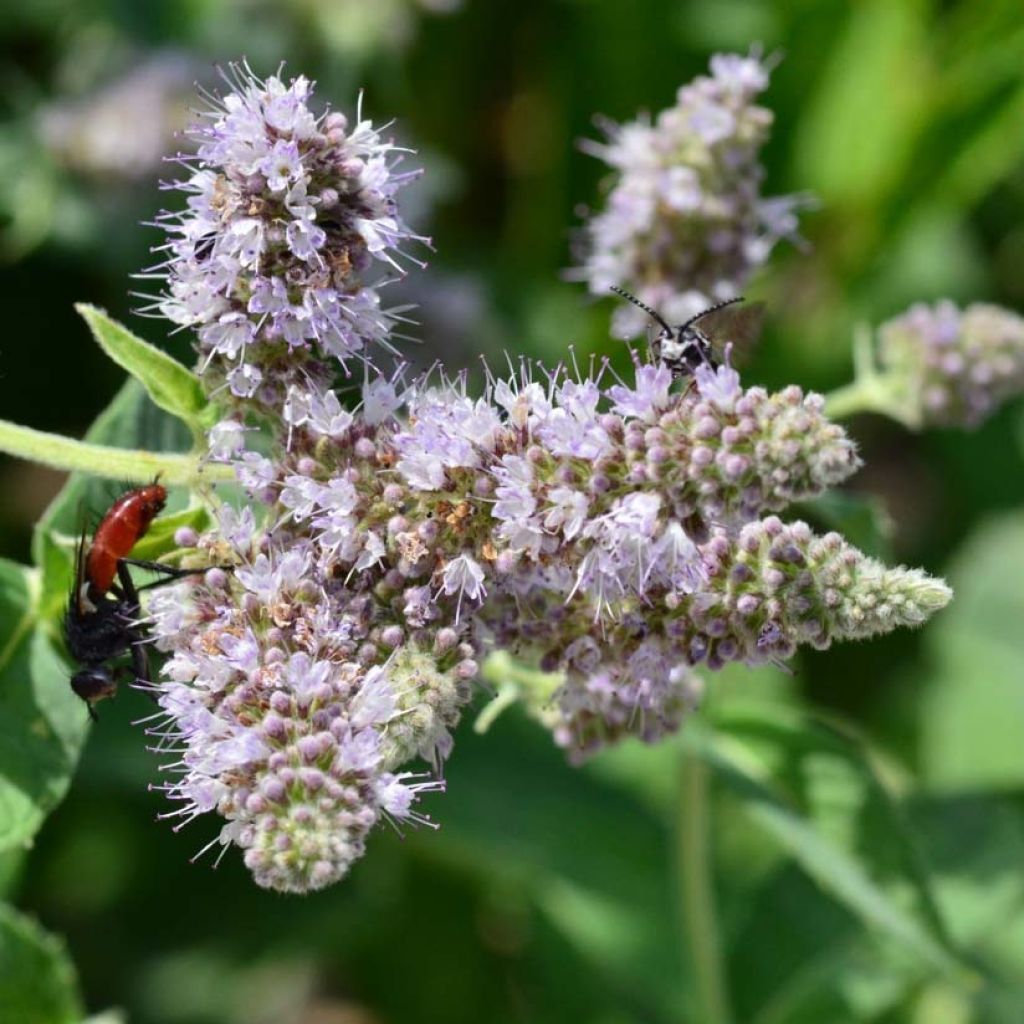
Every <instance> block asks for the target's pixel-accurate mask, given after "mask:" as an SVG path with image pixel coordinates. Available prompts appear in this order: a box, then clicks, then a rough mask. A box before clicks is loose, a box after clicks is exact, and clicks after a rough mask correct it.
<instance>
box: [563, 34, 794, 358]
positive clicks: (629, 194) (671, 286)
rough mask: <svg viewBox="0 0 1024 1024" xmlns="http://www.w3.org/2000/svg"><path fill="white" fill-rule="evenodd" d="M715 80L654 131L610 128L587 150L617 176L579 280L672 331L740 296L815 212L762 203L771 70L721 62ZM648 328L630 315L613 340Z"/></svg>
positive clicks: (761, 64) (747, 60)
mask: <svg viewBox="0 0 1024 1024" xmlns="http://www.w3.org/2000/svg"><path fill="white" fill-rule="evenodd" d="M710 70H711V74H710V75H706V76H705V75H701V76H698V77H697V78H695V79H694V80H693V81H692V82H690V83H688V84H687V85H684V86H682V87H681V88H680V89H679V91H678V94H677V96H676V103H675V106H672V107H669V108H667V109H666V110H663V111H661V113H659V114H658V116H657V117H656V118H655V121H654V123H653V124H651V123H650V120H649V119H640V120H637V121H631V122H628V123H626V124H622V125H619V124H615V123H612V122H607V123H606V124H604V126H603V127H604V130H605V133H606V135H607V137H608V138H607V141H606V142H603V143H597V142H587V143H585V144H584V149H585V150H586V151H587V152H588V153H591V154H592V155H593V156H596V157H598V158H599V159H600V160H603V161H604V162H605V163H607V164H608V165H609V166H610V167H611V168H612V171H613V172H614V175H615V177H614V184H613V185H612V188H611V190H610V192H609V193H608V197H607V200H606V203H605V208H604V209H603V210H602V211H601V212H599V213H597V214H595V215H594V216H593V217H592V218H591V219H590V221H589V222H588V223H587V225H586V227H585V231H584V245H583V249H584V255H583V259H582V261H581V265H580V267H579V268H578V269H577V270H576V271H574V272H573V273H572V276H574V277H577V278H579V279H581V280H584V281H586V282H587V285H588V287H589V289H590V291H591V293H592V294H594V295H599V296H604V295H607V294H608V291H609V289H610V288H612V287H613V286H616V287H620V288H624V289H626V290H627V291H629V292H631V293H632V294H634V295H635V296H637V297H638V298H639V299H640V300H641V301H642V302H644V303H646V304H647V305H648V306H651V307H653V308H654V309H657V310H658V311H659V312H660V313H661V315H662V316H664V317H665V319H666V320H667V321H668V322H669V323H683V322H684V321H686V320H688V319H689V318H690V317H692V316H695V315H696V314H697V313H699V312H701V310H704V309H707V308H708V307H709V306H711V305H713V304H714V303H715V302H718V301H720V300H722V299H730V298H733V297H735V296H737V295H739V294H740V293H741V292H742V290H743V289H744V287H745V285H746V284H747V282H748V281H749V280H750V277H751V275H752V274H753V273H754V271H756V270H757V269H758V268H759V267H761V266H762V265H763V264H764V263H765V261H766V260H767V259H768V256H769V254H770V253H771V251H772V248H773V247H774V246H775V244H776V242H777V241H778V240H779V239H782V238H790V239H792V238H795V237H796V233H797V218H796V213H797V211H798V210H799V208H800V207H801V206H807V205H808V200H807V198H806V197H804V196H774V197H771V198H766V197H764V196H762V195H761V183H762V180H763V178H764V170H763V169H762V167H761V164H760V151H761V148H762V147H763V146H764V144H765V142H766V141H767V139H768V132H769V130H770V128H771V124H772V113H771V111H769V110H768V109H766V108H765V107H762V106H759V105H757V103H756V99H757V97H758V96H759V95H760V94H761V93H762V92H763V91H764V90H765V89H766V88H767V86H768V75H769V63H768V62H766V61H763V60H761V59H760V58H759V57H758V56H757V55H755V54H750V55H748V56H745V57H744V56H740V55H738V54H717V55H716V56H714V57H712V59H711V68H710ZM645 324H646V321H645V318H644V314H643V313H642V311H641V310H639V309H637V308H636V307H634V306H629V305H622V306H620V307H619V308H618V309H617V310H616V312H615V315H614V319H613V322H612V326H613V334H615V335H616V336H617V337H621V338H633V337H636V336H637V335H639V334H640V333H642V331H643V329H644V327H645Z"/></svg>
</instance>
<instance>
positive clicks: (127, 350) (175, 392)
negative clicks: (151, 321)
mask: <svg viewBox="0 0 1024 1024" xmlns="http://www.w3.org/2000/svg"><path fill="white" fill-rule="evenodd" d="M75 308H76V309H77V310H78V312H79V313H80V314H81V315H82V317H83V318H84V319H85V321H86V323H87V324H88V325H89V329H90V330H91V331H92V334H93V337H94V338H95V339H96V341H97V343H98V344H99V346H100V348H102V349H103V351H104V352H106V354H107V355H108V356H110V358H111V359H113V360H114V362H115V363H117V365H118V366H121V367H123V368H124V369H125V370H127V371H128V373H130V374H131V375H132V376H133V377H134V378H135V379H136V380H137V381H139V383H140V384H142V386H143V387H144V388H145V389H146V392H147V393H148V394H149V397H150V398H152V399H153V401H154V403H155V404H156V405H158V406H159V407H160V408H161V409H164V410H166V411H167V412H169V413H171V414H173V415H174V416H177V417H178V418H179V419H182V420H184V421H185V422H186V423H188V424H189V425H191V426H193V427H199V426H202V424H203V422H204V413H205V411H206V408H207V404H208V403H207V401H206V396H205V395H204V394H203V389H202V385H201V384H200V383H199V378H198V377H197V376H196V375H195V374H194V373H192V371H191V370H188V369H186V368H185V367H184V366H182V365H181V363H179V362H178V361H177V360H175V359H172V358H171V357H170V356H169V355H168V354H167V353H166V352H163V351H161V350H160V349H158V348H156V347H155V346H153V345H151V344H150V343H149V342H148V341H143V340H142V339H141V338H139V337H137V336H136V335H134V334H132V332H131V331H129V330H128V329H127V328H126V327H124V326H122V325H121V324H119V323H117V321H115V320H111V318H110V317H108V316H107V314H106V313H104V312H103V310H101V309H97V308H96V307H95V306H90V305H88V304H87V303H79V304H78V305H76V306H75Z"/></svg>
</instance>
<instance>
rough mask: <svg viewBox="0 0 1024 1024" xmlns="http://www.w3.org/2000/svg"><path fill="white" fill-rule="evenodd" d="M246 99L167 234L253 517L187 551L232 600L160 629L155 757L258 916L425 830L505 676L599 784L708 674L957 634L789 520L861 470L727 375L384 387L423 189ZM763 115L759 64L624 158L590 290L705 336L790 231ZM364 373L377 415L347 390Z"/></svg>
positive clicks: (374, 139)
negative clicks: (398, 282) (229, 859)
mask: <svg viewBox="0 0 1024 1024" xmlns="http://www.w3.org/2000/svg"><path fill="white" fill-rule="evenodd" d="M231 75H232V78H231V83H232V85H233V91H232V92H231V93H230V94H229V95H227V96H226V97H225V98H224V99H223V100H222V101H220V102H219V103H218V105H217V107H216V109H215V110H213V111H211V112H210V113H209V114H208V115H207V120H206V121H205V122H204V123H203V124H201V125H200V126H199V127H197V128H196V129H195V130H194V132H193V134H194V136H195V137H196V139H197V141H198V143H199V148H198V153H197V156H196V158H195V167H194V170H193V173H192V176H191V177H190V179H189V180H188V181H187V182H185V183H183V185H182V186H181V187H182V188H184V190H185V191H186V192H187V193H188V195H189V197H190V198H189V203H188V209H187V210H186V212H185V213H184V214H181V215H180V216H177V217H171V218H168V219H167V221H166V224H167V230H168V232H169V234H170V241H169V243H168V249H169V251H170V257H169V259H168V261H167V265H166V273H167V278H168V294H167V295H166V296H165V297H164V300H163V302H162V307H161V308H162V309H163V311H164V313H165V314H166V315H168V316H169V317H171V319H173V320H174V321H175V322H177V323H179V324H182V325H184V326H188V327H191V328H194V329H195V331H196V334H197V339H198V341H197V346H198V349H199V353H200V368H201V371H202V373H203V375H204V384H205V385H206V386H207V388H208V390H209V391H210V392H211V394H212V395H213V396H219V398H218V397H215V398H214V400H215V401H217V402H218V403H219V406H220V408H221V410H222V414H223V415H222V419H221V421H220V422H219V423H216V424H215V425H213V426H212V427H211V428H210V429H209V433H208V458H209V459H211V460H216V461H220V462H224V463H228V464H230V465H231V466H232V467H233V469H234V473H235V476H236V477H237V481H238V484H239V485H240V486H241V488H242V489H243V490H244V492H245V493H246V495H247V499H248V500H247V501H246V502H245V503H244V504H243V506H242V507H241V508H240V509H236V508H235V507H233V506H232V505H230V504H227V503H224V504H221V505H219V507H218V510H217V517H216V521H215V523H214V525H213V527H212V528H210V529H209V530H207V531H206V532H205V533H204V534H201V535H198V534H196V533H195V531H194V530H191V529H183V530H180V531H178V534H177V535H176V537H177V540H178V543H179V544H180V545H181V546H182V548H183V549H185V550H183V551H182V552H181V553H180V557H181V559H182V564H184V565H188V566H189V567H190V568H191V566H193V565H194V566H205V567H210V566H212V568H206V570H205V572H202V573H201V574H200V573H197V574H196V575H193V576H188V577H185V578H183V579H182V580H181V581H180V582H178V583H176V584H174V585H171V586H168V587H166V588H165V589H163V590H162V591H159V592H156V593H154V594H152V595H151V597H150V600H149V602H148V606H147V608H146V615H147V617H148V623H149V630H150V635H151V637H152V639H153V642H154V643H155V645H156V646H157V647H158V648H159V649H160V650H161V651H163V652H164V653H165V654H166V656H167V657H166V661H165V663H164V665H163V669H162V682H161V683H160V684H159V685H158V686H157V687H156V692H155V696H156V697H157V700H158V703H159V705H160V711H159V712H158V713H157V714H156V715H154V716H153V718H152V720H151V724H150V726H149V732H150V734H151V735H152V736H153V737H154V739H155V746H156V749H158V750H160V751H164V752H166V753H167V756H168V758H170V760H169V763H167V764H166V765H165V766H164V767H165V768H166V769H167V771H168V772H170V773H171V778H170V781H168V782H167V783H166V784H165V786H164V787H163V788H164V789H165V790H166V791H167V793H168V795H169V797H170V798H171V799H172V800H173V801H175V802H176V803H177V804H178V805H179V806H178V807H177V808H176V809H175V810H173V811H171V812H170V813H169V815H168V817H172V818H176V819H180V823H181V824H184V823H186V822H189V821H191V820H193V819H194V818H196V817H199V816H202V815H206V814H210V813H213V814H215V815H217V816H219V817H220V818H221V819H223V822H224V823H223V825H222V827H221V828H220V830H219V832H218V834H217V836H216V837H215V838H214V839H213V841H212V842H211V843H210V844H209V846H215V845H217V844H218V842H219V843H220V845H221V847H222V850H221V852H222V853H223V851H224V850H226V849H227V848H228V847H229V846H231V845H234V846H237V847H239V848H240V849H241V850H242V851H243V856H244V859H245V863H246V865H247V867H248V868H249V869H250V871H251V872H252V874H253V877H254V878H255V880H256V881H257V883H258V884H260V885H262V886H265V887H268V888H272V889H275V890H279V891H285V892H309V891H312V890H315V889H319V888H322V887H323V886H326V885H329V884H331V883H333V882H335V881H337V880H338V879H340V878H341V877H343V876H344V875H345V874H346V872H347V871H348V870H349V868H350V867H351V865H352V864H353V863H354V861H355V860H356V859H357V858H359V857H360V856H361V855H362V853H363V851H364V849H365V845H366V842H367V837H368V835H369V833H370V832H371V830H372V829H373V828H374V827H375V826H376V825H377V824H379V823H380V822H382V821H390V822H392V823H394V824H396V825H398V826H402V825H403V824H404V823H429V819H428V818H427V816H426V815H425V813H424V812H423V811H422V810H420V809H419V806H420V805H419V800H420V798H421V796H422V795H423V794H424V793H428V792H430V791H439V790H441V789H443V783H442V782H441V769H442V765H443V762H444V761H445V759H446V758H447V757H448V756H449V755H450V754H451V752H452V748H453V731H454V730H455V728H456V726H457V725H458V723H459V719H460V717H461V715H462V713H463V710H464V709H465V707H466V705H467V704H468V702H469V701H470V700H471V698H472V697H473V695H474V693H475V687H474V680H475V679H476V678H477V676H478V673H479V668H480V664H481V660H482V659H483V658H484V657H485V656H486V655H487V654H488V653H489V652H490V651H492V650H495V649H497V648H504V649H508V650H514V651H516V652H517V654H518V655H519V656H520V657H522V658H523V659H528V660H532V661H534V662H535V663H537V664H538V665H539V666H540V667H541V668H542V669H543V670H544V673H540V674H541V675H544V678H545V679H554V680H555V681H554V683H553V684H552V685H545V686H541V685H537V686H534V687H533V688H532V689H530V690H529V692H525V691H524V692H523V693H521V694H520V697H521V699H522V702H523V704H524V706H525V707H526V708H527V709H528V710H529V711H530V712H531V713H532V714H533V715H534V717H536V718H537V719H539V720H540V721H542V722H543V723H544V724H545V725H546V727H547V728H549V729H550V731H551V732H552V735H553V737H554V739H555V741H556V742H557V743H558V744H560V745H561V746H562V747H564V748H565V749H566V750H567V751H568V753H569V756H570V757H572V758H573V759H575V760H579V759H581V758H583V757H586V756H589V755H591V754H593V753H594V752H595V751H597V750H598V749H600V748H601V747H602V746H604V745H607V744H609V743H614V742H618V741H619V740H622V739H624V738H626V737H630V736H633V737H638V738H640V739H642V740H645V741H648V742H651V741H654V740H657V739H658V738H659V737H661V736H663V735H665V734H666V733H668V732H671V731H673V730H675V729H677V728H678V727H679V725H680V723H681V722H682V721H683V719H684V718H685V716H686V715H687V714H688V713H689V712H690V711H691V710H692V709H693V708H694V707H695V705H696V704H697V702H698V701H699V699H700V695H701V692H702V688H703V685H704V680H703V679H702V677H701V676H700V675H698V674H697V671H696V669H697V668H698V667H699V668H700V669H701V670H711V671H713V670H716V669H718V668H721V667H722V666H723V665H725V664H727V663H729V662H733V661H742V662H746V663H748V664H758V663H762V662H766V661H767V662H779V661H782V660H784V659H786V658H788V657H789V656H790V655H792V654H793V652H794V651H795V650H796V649H797V648H798V647H799V646H801V645H811V646H814V647H819V648H821V647H826V646H828V645H829V644H830V643H832V642H833V641H835V640H840V639H849V638H857V637H863V636H870V635H873V634H875V633H879V632H884V631H886V630H890V629H893V628H896V627H897V626H900V625H915V624H919V623H921V622H923V621H924V620H925V619H926V618H927V617H928V616H929V615H930V614H931V613H932V612H934V611H936V610H937V609H938V608H940V607H942V606H943V605H944V604H945V603H946V602H947V601H948V599H949V596H950V595H949V591H948V588H946V587H945V585H944V584H943V583H942V582H941V581H938V580H933V579H931V578H929V577H927V576H926V575H925V574H924V573H922V572H919V571H917V570H908V569H903V568H898V569H888V568H886V567H884V566H882V565H881V564H880V563H878V562H876V561H874V560H872V559H870V558H868V557H867V556H865V555H863V554H862V553H861V552H859V551H857V550H856V549H854V548H852V547H851V546H850V545H848V544H847V543H846V542H845V541H844V540H843V539H842V538H841V537H840V536H839V535H838V534H827V535H825V536H823V537H818V536H815V535H814V534H813V533H812V531H811V530H810V528H809V527H808V526H806V525H805V524H804V523H800V522H796V523H792V524H788V525H787V524H786V523H784V522H783V521H782V520H781V519H780V518H778V517H777V516H776V515H774V513H779V512H783V511H784V510H785V509H786V508H787V507H788V506H789V505H790V504H791V503H793V502H794V501H802V500H808V499H812V498H814V497H816V496H818V495H820V494H822V493H823V492H824V491H825V490H827V489H828V488H829V487H832V486H834V485H836V484H838V483H841V482H842V481H843V480H845V479H847V478H848V477H849V476H850V475H851V474H852V473H853V472H854V471H855V470H856V469H857V468H858V466H859V460H858V458H857V454H856V451H855V448H854V445H853V443H852V442H851V441H850V439H849V438H848V437H847V436H846V434H845V433H844V432H843V430H842V429H841V428H839V427H838V426H836V425H835V424H833V423H831V422H829V421H828V419H827V418H826V417H825V415H824V403H823V401H822V399H821V397H820V396H817V395H813V394H805V393H804V392H803V391H802V390H801V389H800V388H798V387H795V386H794V387H788V388H785V389H783V390H781V391H779V392H776V393H770V392H768V391H767V390H766V389H764V388H760V387H744V386H743V384H742V383H741V381H740V377H739V374H738V373H737V372H736V371H735V370H734V369H733V368H732V367H731V366H730V365H729V364H728V361H726V362H725V364H724V365H716V364H715V363H712V362H710V361H707V362H706V363H705V365H702V366H699V367H697V368H696V370H695V371H694V372H693V374H692V376H689V375H687V376H685V377H683V378H682V379H680V375H679V373H673V371H672V369H671V368H670V367H669V366H667V365H665V364H664V363H663V362H661V361H660V360H659V359H658V358H654V359H653V361H651V362H647V363H642V362H640V361H639V359H638V360H637V362H636V364H635V366H634V368H633V371H634V372H633V373H632V375H631V376H630V377H629V378H628V379H622V378H619V377H618V376H616V375H614V374H613V372H612V371H611V369H610V368H609V367H608V365H607V364H602V365H600V366H595V365H593V364H591V365H590V366H589V367H588V368H586V369H585V370H580V369H579V368H577V367H576V366H575V362H573V367H574V368H573V369H572V370H570V369H568V368H567V367H566V366H558V367H556V368H554V369H548V368H544V367H542V366H539V365H533V364H530V363H528V362H526V361H523V362H521V363H520V365H519V366H518V367H513V368H512V370H511V372H510V373H509V375H508V376H507V377H505V378H498V377H495V376H493V375H491V374H490V373H488V376H487V384H486V387H485V388H484V389H483V392H482V394H474V393H471V390H470V388H469V385H468V378H467V376H466V375H465V374H460V375H457V376H455V377H451V376H449V375H448V374H446V373H445V372H444V371H443V370H441V369H439V368H435V369H434V370H433V371H432V372H429V373H427V374H426V375H424V376H422V377H419V378H416V379H414V380H409V379H407V374H406V372H405V371H404V369H403V368H402V367H401V366H398V367H397V368H395V369H393V370H390V371H384V370H382V369H380V368H379V367H378V366H377V364H375V363H374V362H373V360H372V359H370V358H369V357H368V355H367V353H365V352H364V349H366V347H367V345H368V344H370V343H371V342H380V343H386V342H387V339H388V335H389V332H390V329H391V320H392V316H391V315H389V314H388V313H386V312H384V311H382V310H381V307H380V305H379V296H378V292H377V288H376V285H377V283H378V282H377V279H376V277H375V275H374V271H373V268H374V267H381V268H384V269H385V270H386V268H387V267H388V266H390V267H391V268H392V269H395V268H397V266H398V263H399V261H400V257H401V255H402V248H401V247H402V246H403V245H404V244H405V243H406V242H407V241H408V240H409V239H411V238H412V236H411V235H410V234H409V232H408V230H407V229H406V228H405V227H404V225H403V224H402V222H401V220H400V219H399V217H398V215H397V212H396V209H395V205H394V195H395V193H396V191H397V190H398V188H399V187H400V186H401V185H402V184H404V182H405V181H406V180H407V179H408V177H409V176H410V175H407V174H397V173H396V171H395V165H396V163H397V158H396V156H395V153H396V150H395V148H394V146H393V145H392V144H391V143H388V142H384V141H382V139H381V137H380V134H379V132H378V131H377V130H375V129H374V128H373V127H372V126H371V125H370V123H369V122H367V121H364V120H362V118H361V117H359V116H357V119H356V123H355V124H354V125H352V126H350V125H349V123H348V122H347V120H346V119H345V118H344V117H343V116H342V115H340V114H335V113H327V114H325V115H322V116H315V115H314V114H313V113H311V111H310V108H309V105H308V101H309V99H310V95H311V91H312V90H311V86H310V84H309V82H307V81H306V80H305V79H303V78H295V79H293V80H291V81H290V82H289V83H288V84H285V83H284V82H283V81H282V80H281V79H280V78H279V77H271V78H268V79H267V80H266V81H261V80H259V79H257V78H256V77H255V76H254V75H252V74H251V72H249V70H248V69H247V68H237V67H234V68H232V70H231ZM766 84H767V71H766V69H765V67H764V65H763V64H762V63H761V62H760V61H759V60H757V59H755V58H754V57H747V58H742V57H716V58H715V59H714V60H713V61H712V76H711V77H710V78H700V79H698V80H696V81H695V82H694V83H692V84H691V85H689V86H686V87H684V88H683V89H682V90H680V93H679V102H678V105H677V106H676V107H675V108H673V109H672V110H669V111H665V112H664V113H663V114H661V115H660V116H659V118H658V121H657V123H656V125H655V126H653V127H651V126H648V125H642V124H635V125H627V126H624V127H623V128H621V129H616V130H615V131H614V132H613V135H612V141H611V143H610V145H609V146H607V147H604V148H602V149H601V152H602V154H603V155H604V156H605V157H606V158H607V159H608V160H609V161H610V162H611V163H612V164H613V165H614V166H616V167H617V168H618V169H619V170H620V171H621V172H622V181H621V183H620V184H619V186H617V188H616V190H615V191H614V192H613V194H612V203H611V205H610V208H609V212H608V213H607V214H605V215H603V216H602V217H599V218H598V219H597V220H596V221H595V222H594V225H593V229H592V235H593V239H594V242H595V248H594V255H593V257H592V260H591V262H590V264H588V267H587V276H588V279H589V280H590V283H591V287H592V288H594V289H595V290H597V291H599V292H600V291H603V290H604V289H605V287H606V286H607V285H608V284H610V283H616V284H627V285H629V286H630V287H631V288H633V289H634V290H636V291H637V292H638V293H639V294H640V295H641V297H642V298H644V299H646V300H647V301H648V302H651V303H656V304H657V305H659V306H660V307H661V308H662V309H664V310H665V311H666V315H668V316H671V317H673V318H676V317H678V318H679V319H683V318H685V317H686V316H687V315H689V313H692V312H694V311H695V310H696V309H699V308H703V306H705V305H706V304H707V303H708V301H709V300H710V299H713V298H720V297H722V296H723V295H725V294H732V293H734V292H735V290H736V288H737V287H738V285H739V284H741V283H742V282H743V281H744V280H746V277H747V275H749V273H750V271H751V270H752V269H753V268H754V267H756V266H757V265H759V264H760V263H761V262H762V261H763V260H764V258H765V257H766V256H767V253H768V250H769V249H770V248H771V245H772V244H773V242H774V241H775V240H776V238H778V237H780V236H782V235H784V234H788V233H791V231H792V230H793V227H794V224H793V215H792V210H793V206H794V203H793V201H792V200H789V199H783V200H763V199H762V198H761V197H760V188H759V186H760V180H761V172H760V168H759V166H758V164H757V154H758V151H759V148H760V146H761V145H762V143H763V142H764V139H765V136H766V132H767V129H768V126H769V124H770V115H769V114H768V112H767V111H765V110H763V109H762V108H760V107H758V106H756V105H755V104H754V103H753V100H754V98H755V97H756V96H757V95H758V94H759V93H760V92H761V91H762V90H763V89H764V88H765V86H766ZM658 261H660V262H658ZM658 281H668V282H670V289H671V294H667V293H666V294H662V293H660V292H659V293H658V294H654V293H653V292H652V290H651V289H654V290H655V291H656V290H657V287H660V286H657V285H656V284H655V282H658ZM645 289H646V290H645ZM673 303H675V305H673ZM688 304H689V305H688ZM620 326H621V325H620ZM654 355H655V357H656V356H657V353H654ZM350 357H359V358H361V360H362V366H361V370H362V378H363V381H362V388H361V393H360V395H359V400H358V403H357V404H354V405H352V404H346V403H345V402H343V400H342V398H341V397H340V396H339V394H338V392H336V391H335V390H333V385H332V382H333V378H334V365H333V364H334V362H337V361H340V363H341V364H342V365H344V364H345V363H346V361H347V360H348V359H349V358H350ZM253 414H255V415H253ZM546 673H558V674H557V675H553V674H552V675H550V676H549V675H547V674H546Z"/></svg>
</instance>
